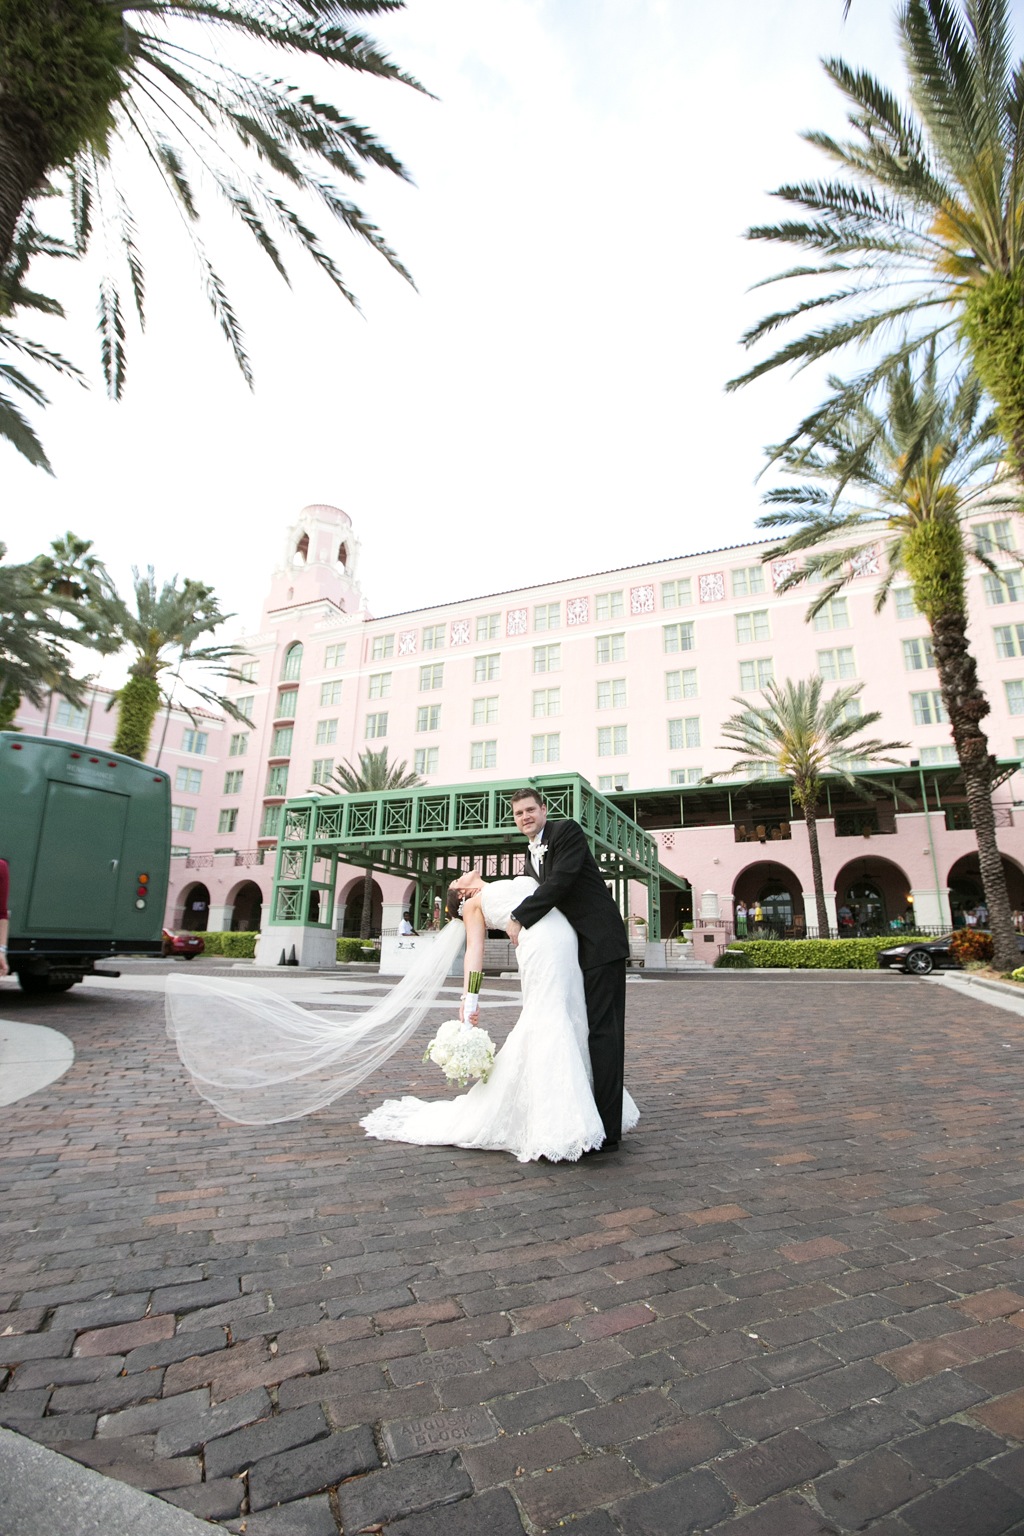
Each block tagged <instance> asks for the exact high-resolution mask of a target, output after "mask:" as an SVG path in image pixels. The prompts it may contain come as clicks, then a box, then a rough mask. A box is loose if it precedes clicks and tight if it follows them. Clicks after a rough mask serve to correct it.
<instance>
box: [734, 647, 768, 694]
mask: <svg viewBox="0 0 1024 1536" xmlns="http://www.w3.org/2000/svg"><path fill="white" fill-rule="evenodd" d="M774 677H775V669H774V667H773V665H772V658H771V657H770V656H759V657H758V658H757V660H756V661H741V662H740V688H741V689H743V690H744V691H749V690H750V689H751V688H767V686H768V684H769V683H770V682H772V681H773V680H774Z"/></svg>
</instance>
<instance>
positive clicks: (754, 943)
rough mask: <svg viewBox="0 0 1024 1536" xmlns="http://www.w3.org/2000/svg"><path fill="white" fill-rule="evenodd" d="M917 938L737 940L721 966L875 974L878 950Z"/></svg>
mask: <svg viewBox="0 0 1024 1536" xmlns="http://www.w3.org/2000/svg"><path fill="white" fill-rule="evenodd" d="M917 937H918V935H917V934H912V933H891V934H889V935H888V937H886V938H876V939H736V940H735V941H734V942H733V943H732V944H730V946H729V949H727V950H726V951H725V954H723V955H722V956H721V958H720V959H719V961H718V964H719V965H720V966H721V965H724V966H725V967H726V968H727V969H728V968H731V967H733V966H736V967H739V968H742V967H743V966H744V965H749V966H755V967H758V968H761V969H764V968H766V967H768V966H771V967H775V968H781V969H783V970H791V971H873V970H874V969H875V967H876V966H877V965H878V952H879V950H882V949H891V948H892V946H893V945H894V944H906V943H908V942H909V941H910V940H911V939H914V938H917ZM730 951H732V953H733V954H734V955H735V953H736V951H741V952H742V953H743V955H744V956H745V957H746V959H745V961H743V960H739V959H735V958H734V959H731V960H727V959H726V956H727V955H728V954H729V953H730Z"/></svg>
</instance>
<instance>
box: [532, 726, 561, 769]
mask: <svg viewBox="0 0 1024 1536" xmlns="http://www.w3.org/2000/svg"><path fill="white" fill-rule="evenodd" d="M561 752H562V736H561V732H559V731H551V732H549V733H548V735H546V736H531V737H530V762H531V763H557V762H558V759H559V757H560V756H561Z"/></svg>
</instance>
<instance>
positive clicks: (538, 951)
mask: <svg viewBox="0 0 1024 1536" xmlns="http://www.w3.org/2000/svg"><path fill="white" fill-rule="evenodd" d="M535 888H536V881H534V880H533V879H531V878H530V876H529V875H519V876H517V877H516V878H515V879H514V880H496V881H494V882H493V883H492V884H490V885H487V886H485V887H484V889H483V891H482V893H481V895H482V904H483V912H484V918H485V920H486V923H487V926H488V928H504V927H505V926H506V924H507V923H508V921H509V918H510V916H511V914H512V911H513V909H514V908H515V907H517V906H518V905H519V903H520V902H521V901H524V900H525V899H526V897H527V896H529V895H530V893H531V892H532V891H533V890H534V889H535ZM517 953H518V958H519V974H520V978H521V981H522V990H523V1010H522V1013H521V1014H520V1015H519V1019H518V1021H517V1023H516V1025H515V1027H514V1028H513V1030H512V1032H511V1033H510V1035H509V1036H508V1039H507V1040H506V1041H505V1044H504V1045H503V1046H502V1048H501V1050H500V1051H499V1052H498V1054H497V1056H496V1058H495V1062H494V1067H493V1069H492V1071H491V1073H490V1076H489V1077H488V1079H487V1082H486V1083H482V1082H478V1083H475V1084H474V1086H473V1087H472V1088H471V1089H470V1090H469V1092H468V1093H464V1094H460V1095H459V1096H458V1098H455V1099H440V1100H435V1101H432V1102H430V1101H426V1100H424V1099H415V1098H402V1099H387V1100H386V1101H385V1102H384V1103H383V1104H382V1105H381V1106H380V1108H379V1109H375V1110H374V1111H373V1112H372V1114H369V1115H367V1116H366V1118H365V1119H364V1120H361V1121H360V1122H359V1123H360V1125H361V1126H362V1127H363V1129H364V1130H365V1131H366V1134H367V1135H368V1136H375V1137H377V1138H378V1140H380V1141H407V1142H412V1143H414V1144H416V1145H419V1146H454V1147H481V1148H486V1149H488V1150H490V1151H495V1152H511V1153H512V1154H513V1156H514V1157H516V1158H518V1160H519V1161H520V1162H521V1163H529V1162H534V1161H535V1160H536V1159H537V1158H540V1157H544V1158H547V1159H549V1160H550V1161H551V1162H563V1161H568V1162H575V1161H576V1159H577V1158H579V1157H580V1156H581V1154H582V1153H584V1152H586V1151H588V1150H589V1149H590V1148H594V1147H599V1146H600V1145H601V1142H602V1141H603V1140H604V1127H603V1126H602V1124H601V1117H600V1115H599V1114H598V1112H597V1106H596V1104H595V1103H594V1095H593V1092H592V1082H593V1079H592V1074H591V1069H590V1055H589V1052H588V1049H587V1010H586V1005H585V1003H584V1000H583V973H582V971H581V970H580V966H579V957H578V953H577V946H576V934H575V931H574V930H573V928H572V926H571V925H570V923H569V922H568V920H567V919H566V918H565V917H563V915H562V913H561V912H559V911H557V910H555V911H552V912H549V913H548V914H547V916H546V917H542V918H541V920H540V922H538V923H534V925H533V927H531V928H524V929H523V931H522V933H521V934H520V935H519V948H518V951H517ZM480 1022H481V1024H483V1025H484V1026H486V1003H485V1005H484V1012H483V1013H482V1015H481V1021H480ZM639 1118H640V1114H639V1111H638V1109H637V1107H636V1105H635V1104H634V1102H633V1100H632V1099H631V1098H630V1096H629V1094H628V1093H624V1094H623V1101H622V1129H623V1131H624V1132H625V1131H629V1130H632V1128H633V1126H635V1125H636V1123H637V1121H638V1119H639Z"/></svg>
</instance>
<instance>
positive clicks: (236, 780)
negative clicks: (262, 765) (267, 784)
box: [224, 768, 242, 795]
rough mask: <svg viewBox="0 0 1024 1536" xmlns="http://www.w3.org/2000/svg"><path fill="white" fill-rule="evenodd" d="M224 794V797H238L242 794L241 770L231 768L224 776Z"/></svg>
mask: <svg viewBox="0 0 1024 1536" xmlns="http://www.w3.org/2000/svg"><path fill="white" fill-rule="evenodd" d="M224 793H225V794H226V795H240V794H241V793H242V770H241V768H232V769H230V770H229V771H228V772H227V773H226V774H225V775H224Z"/></svg>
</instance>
